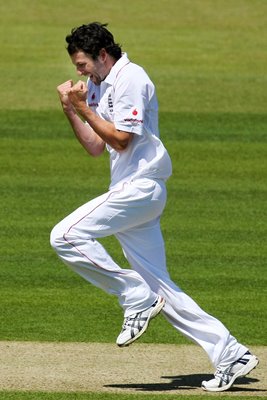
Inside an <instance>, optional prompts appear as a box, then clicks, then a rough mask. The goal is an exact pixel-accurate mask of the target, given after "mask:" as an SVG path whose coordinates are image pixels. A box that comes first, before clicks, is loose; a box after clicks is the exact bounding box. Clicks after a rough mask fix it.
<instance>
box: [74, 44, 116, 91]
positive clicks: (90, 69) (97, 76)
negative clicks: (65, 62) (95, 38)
mask: <svg viewBox="0 0 267 400" xmlns="http://www.w3.org/2000/svg"><path fill="white" fill-rule="evenodd" d="M105 56H106V53H105V52H102V53H100V55H99V56H98V57H97V59H96V60H93V58H92V57H90V56H89V55H88V54H86V53H84V52H83V51H77V53H74V54H73V55H71V56H70V57H71V60H72V62H73V64H74V65H75V66H76V70H77V74H78V75H79V76H87V77H88V78H90V80H91V81H92V82H93V83H94V84H95V85H100V83H101V82H102V81H103V80H104V79H105V78H106V76H107V74H108V71H107V70H106V66H105Z"/></svg>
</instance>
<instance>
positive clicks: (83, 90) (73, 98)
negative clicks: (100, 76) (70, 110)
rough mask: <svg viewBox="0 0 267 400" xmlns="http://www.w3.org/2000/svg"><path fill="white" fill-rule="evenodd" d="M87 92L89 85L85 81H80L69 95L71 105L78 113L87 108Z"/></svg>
mask: <svg viewBox="0 0 267 400" xmlns="http://www.w3.org/2000/svg"><path fill="white" fill-rule="evenodd" d="M87 91H88V89H87V84H86V83H85V82H83V81H78V82H77V83H75V85H73V86H72V87H71V89H70V91H69V93H68V98H69V100H70V102H71V104H72V105H73V107H74V108H75V109H76V110H77V111H78V112H79V110H81V109H82V108H84V106H86V100H87Z"/></svg>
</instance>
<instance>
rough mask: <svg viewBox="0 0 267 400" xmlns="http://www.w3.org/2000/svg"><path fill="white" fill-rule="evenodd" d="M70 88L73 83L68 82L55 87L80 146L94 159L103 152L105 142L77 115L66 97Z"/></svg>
mask: <svg viewBox="0 0 267 400" xmlns="http://www.w3.org/2000/svg"><path fill="white" fill-rule="evenodd" d="M72 86H73V82H72V81H71V80H69V81H67V82H64V83H62V84H61V85H59V86H58V87H57V91H58V94H59V98H60V101H61V105H62V108H63V111H64V113H65V115H66V117H67V119H68V121H69V123H70V125H71V127H72V129H73V131H74V133H75V135H76V137H77V139H78V140H79V142H80V143H81V145H82V146H83V147H84V148H85V150H86V151H87V152H88V153H89V154H90V155H92V156H95V157H96V156H98V155H100V154H102V152H103V151H104V149H105V142H104V141H103V140H102V139H101V137H100V136H98V135H97V134H96V133H95V132H94V130H93V129H92V127H91V126H90V125H87V124H85V123H84V122H83V121H82V120H81V118H80V117H79V116H78V115H77V112H76V110H75V108H74V107H73V105H72V103H71V102H70V99H69V96H68V93H69V91H70V90H71V88H72Z"/></svg>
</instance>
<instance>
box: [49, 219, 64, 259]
mask: <svg viewBox="0 0 267 400" xmlns="http://www.w3.org/2000/svg"><path fill="white" fill-rule="evenodd" d="M64 243H65V239H64V232H62V230H61V229H60V224H58V225H56V226H55V227H54V228H53V229H52V231H51V233H50V245H51V246H52V248H53V249H54V250H55V251H56V252H58V251H59V249H60V248H61V247H62V245H63V244H64Z"/></svg>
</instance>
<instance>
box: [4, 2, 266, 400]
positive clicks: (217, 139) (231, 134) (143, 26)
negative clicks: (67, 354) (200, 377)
mask: <svg viewBox="0 0 267 400" xmlns="http://www.w3.org/2000/svg"><path fill="white" fill-rule="evenodd" d="M266 16H267V3H266V1H265V0H253V1H251V0H233V1H225V0H202V1H201V0H192V1H187V0H179V1H175V0H169V1H165V0H161V1H159V0H154V1H146V2H143V1H142V0H136V1H135V2H131V3H128V2H125V1H122V0H112V1H107V2H105V3H104V4H101V3H99V2H97V1H85V0H82V1H79V2H78V3H77V4H74V2H71V1H69V0H67V1H63V0H59V1H57V2H52V1H51V0H47V1H43V2H36V1H34V0H24V1H22V0H16V1H15V0H9V1H8V2H2V3H1V4H0V19H1V21H0V22H1V24H0V32H1V36H2V44H1V63H0V76H1V78H0V79H1V96H0V140H1V146H0V187H1V191H0V201H1V209H0V221H1V230H0V239H1V255H0V257H1V258H0V260H1V263H0V288H1V290H0V305H1V314H0V340H20V341H24V340H27V341H30V340H35V341H70V342H72V341H77V342H79V341H85V342H101V341H102V342H113V341H114V340H115V338H116V336H117V333H118V330H119V329H120V325H121V322H122V314H121V311H120V308H119V306H118V305H117V301H116V299H115V298H113V297H111V296H107V295H106V294H104V293H102V292H101V291H100V290H98V289H96V288H94V287H92V286H91V285H88V284H87V283H86V282H84V281H83V280H81V279H80V278H79V277H77V276H75V275H73V274H72V273H71V272H69V271H68V270H67V269H66V267H65V266H64V265H63V264H61V262H60V261H59V260H58V259H57V257H56V255H55V254H54V253H53V251H52V250H51V249H50V245H49V234H50V230H51V229H52V227H53V226H54V224H55V223H57V222H58V221H59V220H60V219H61V218H62V217H64V216H65V215H66V214H68V213H69V212H70V211H71V210H73V209H74V208H76V207H77V206H78V205H80V204H82V203H84V202H85V201H87V200H88V199H90V198H92V197H94V196H96V195H98V194H100V193H102V192H103V191H104V190H106V188H107V186H108V181H109V171H108V159H107V155H105V156H103V157H101V158H100V159H97V160H94V159H90V158H89V157H87V155H86V154H85V152H84V151H83V150H82V149H81V148H80V147H79V145H78V143H76V141H75V139H74V138H73V134H72V132H71V130H70V128H69V126H68V124H67V122H66V121H65V119H64V117H63V115H62V112H61V110H60V107H59V104H58V99H57V94H56V90H55V88H56V86H57V85H58V84H59V83H61V82H63V81H64V80H66V79H68V78H74V79H76V78H75V71H74V68H73V66H72V65H71V63H70V61H69V59H68V56H67V54H66V50H65V43H64V38H65V36H66V34H68V33H69V31H70V29H71V28H72V27H74V26H77V25H80V24H81V23H86V22H89V21H94V20H99V21H101V22H109V27H110V29H111V30H112V31H113V33H114V35H115V38H116V40H117V41H118V42H119V43H121V44H122V45H123V49H124V50H125V51H127V52H128V55H129V56H130V58H131V59H132V60H133V61H135V62H137V63H140V64H141V65H143V66H144V67H145V68H146V70H147V71H148V73H149V74H150V76H151V78H152V79H153V81H154V82H155V84H156V86H157V90H158V97H159V103H160V128H161V136H162V138H163V141H164V143H165V145H166V147H167V148H168V150H169V152H170V155H171V157H172V160H173V170H174V172H173V176H172V177H171V179H170V180H169V181H168V193H169V198H168V205H167V208H166V211H165V213H164V215H163V217H162V228H163V233H164V237H165V240H166V250H167V259H168V266H169V270H170V272H171V276H172V277H173V279H174V280H175V281H176V282H177V283H178V284H179V285H180V286H181V287H182V288H183V289H184V290H185V291H186V292H187V293H188V294H190V295H191V296H192V297H193V298H194V299H195V300H197V302H198V303H199V304H200V305H201V306H202V307H203V308H204V309H205V310H206V311H208V312H210V313H211V314H213V315H215V316H217V317H218V318H219V319H221V320H222V321H223V322H224V323H225V324H226V325H227V326H228V327H229V328H230V330H231V332H232V333H233V334H234V335H236V336H237V337H238V339H239V340H240V341H242V342H244V343H245V344H247V345H266V328H267V326H266V321H267V318H266V305H267V304H266V294H267V290H266V288H267V282H266V233H267V224H266V211H267V207H266V198H267V183H266V182H267V181H266V175H267V173H266V172H267V157H266V155H267V152H266V150H267V147H266V141H267V140H266V139H267V114H266V104H267V94H266V93H267V92H266V77H267V74H266V65H267V50H266V39H267V32H266V23H267V17H266ZM104 243H105V245H106V246H107V248H108V249H109V251H110V252H111V254H112V255H113V256H114V257H115V258H116V260H118V261H119V262H120V263H121V264H122V265H123V266H124V265H126V264H125V260H124V259H123V256H122V254H121V250H120V249H119V247H118V246H117V243H116V242H115V240H113V239H112V238H109V239H105V241H104ZM99 316H101V318H99ZM141 340H142V341H143V342H153V343H157V342H158V343H177V344H182V343H189V342H188V341H187V340H186V339H185V338H183V337H182V336H181V335H179V334H177V332H175V331H174V329H173V328H171V327H170V326H169V325H168V324H167V322H166V321H165V320H164V319H163V318H162V317H160V318H158V319H157V320H155V322H154V323H153V324H152V325H151V328H150V329H149V331H148V332H147V334H146V335H145V337H144V338H142V339H141ZM135 397H137V396H135V395H131V396H123V395H120V396H118V395H116V398H119V399H120V400H124V399H128V398H129V399H132V398H135ZM139 397H140V395H139V396H138V398H139ZM0 398H1V399H4V400H6V399H23V400H24V399H33V398H34V399H35V398H38V399H39V398H40V399H43V398H45V399H53V400H58V399H69V398H75V399H78V400H80V399H91V398H94V399H113V398H115V396H114V395H112V394H110V395H109V394H93V395H92V394H75V397H74V394H69V395H68V394H64V395H61V394H41V393H40V394H34V393H32V394H30V393H29V394H28V393H23V394H22V393H17V394H16V393H4V392H2V393H1V392H0ZM146 398H147V399H155V398H158V396H156V395H155V396H154V395H146ZM168 398H172V396H171V395H168ZM183 398H184V399H191V397H190V396H185V397H183ZM192 398H194V399H196V396H192ZM220 398H223V396H220ZM246 398H247V399H249V396H247V397H246Z"/></svg>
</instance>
